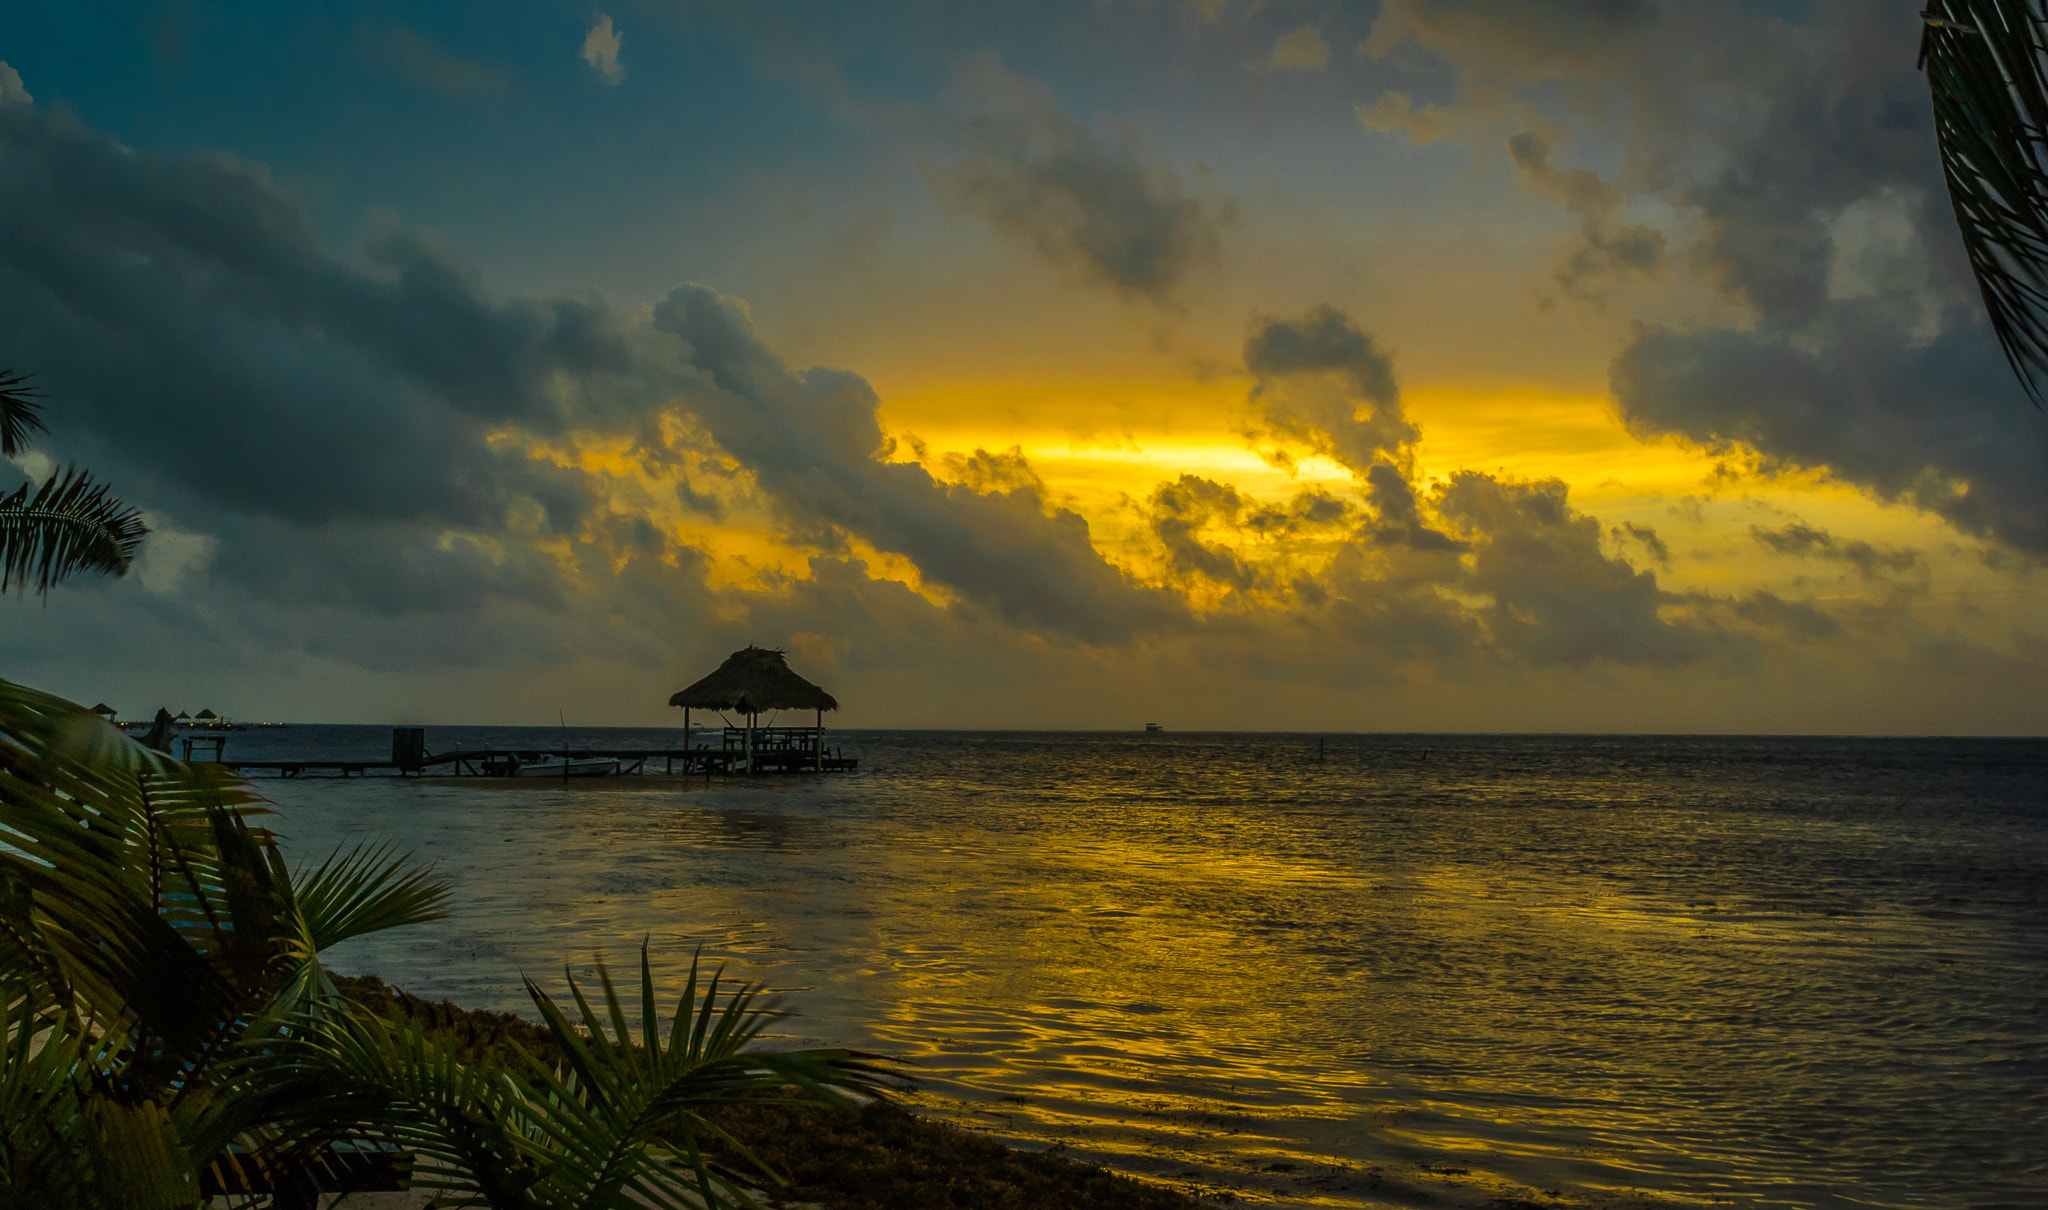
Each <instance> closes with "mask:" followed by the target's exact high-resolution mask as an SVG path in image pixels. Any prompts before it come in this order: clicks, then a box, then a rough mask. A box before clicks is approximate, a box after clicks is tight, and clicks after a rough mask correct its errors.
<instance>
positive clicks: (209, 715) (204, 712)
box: [192, 710, 220, 719]
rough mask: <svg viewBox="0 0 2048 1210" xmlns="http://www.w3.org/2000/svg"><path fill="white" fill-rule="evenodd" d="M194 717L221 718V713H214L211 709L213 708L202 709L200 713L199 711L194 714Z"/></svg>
mask: <svg viewBox="0 0 2048 1210" xmlns="http://www.w3.org/2000/svg"><path fill="white" fill-rule="evenodd" d="M192 717H193V718H212V719H217V718H219V717H220V715H218V714H215V713H214V712H213V711H211V710H201V711H200V712H199V713H197V714H195V715H193V716H192Z"/></svg>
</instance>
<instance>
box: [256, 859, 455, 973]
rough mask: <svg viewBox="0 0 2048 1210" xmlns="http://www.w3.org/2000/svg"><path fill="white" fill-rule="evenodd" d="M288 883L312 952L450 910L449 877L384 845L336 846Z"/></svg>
mask: <svg viewBox="0 0 2048 1210" xmlns="http://www.w3.org/2000/svg"><path fill="white" fill-rule="evenodd" d="M292 886H293V895H294V896H295V898H296V900H297V903H298V911H299V920H300V928H301V930H302V934H303V937H304V941H305V944H306V945H307V946H308V947H309V948H310V949H311V950H313V951H314V952H318V951H320V950H324V949H326V948H328V947H329V946H334V945H339V944H341V943H342V942H344V941H346V940H348V939H349V938H351V937H359V936H361V935H363V934H364V933H374V932H378V931H381V930H383V929H391V928H400V927H402V926H404V925H408V924H422V923H424V922H426V921H429V920H439V919H441V918H442V917H443V916H446V915H447V914H448V911H447V902H448V883H447V881H446V880H444V879H442V878H440V877H438V876H437V875H435V874H434V872H433V871H432V870H431V869H428V868H426V867H423V866H416V865H413V864H412V859H411V858H410V857H409V856H407V855H404V854H396V853H393V852H392V851H391V850H389V849H385V848H358V849H351V850H349V851H348V852H345V853H344V852H341V851H338V850H337V851H336V852H335V853H334V854H333V855H331V856H329V857H328V859H327V860H326V861H323V862H321V863H320V864H319V865H318V866H316V867H314V868H313V869H312V870H302V871H300V872H299V873H298V875H297V876H295V877H294V878H293V879H292Z"/></svg>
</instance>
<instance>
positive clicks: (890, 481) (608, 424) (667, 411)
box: [0, 107, 1180, 642]
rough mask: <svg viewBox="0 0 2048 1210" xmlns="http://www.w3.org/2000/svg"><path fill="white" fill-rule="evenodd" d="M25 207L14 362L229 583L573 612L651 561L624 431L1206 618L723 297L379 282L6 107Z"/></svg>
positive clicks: (1069, 584) (1002, 595)
mask: <svg viewBox="0 0 2048 1210" xmlns="http://www.w3.org/2000/svg"><path fill="white" fill-rule="evenodd" d="M0 206H4V207H5V209H6V211H7V213H8V214H9V215H10V217H11V221H10V222H9V223H8V224H7V225H6V227H5V229H4V230H0V331H7V332H16V333H20V332H29V331H33V332H35V333H37V341H36V344H35V346H34V348H33V349H29V348H25V347H24V348H14V349H7V348H4V347H0V355H4V356H5V357H6V358H7V359H8V363H10V364H12V363H16V362H19V363H22V364H34V365H35V366H37V367H38V368H39V369H41V370H42V371H43V372H44V374H45V377H46V381H48V383H49V384H50V389H51V392H52V395H53V397H61V398H62V399H63V400H64V406H63V407H62V408H61V409H53V415H52V420H53V422H54V425H55V426H56V427H57V428H58V435H59V436H61V437H63V438H64V439H66V440H68V441H70V442H72V443H73V446H72V448H75V449H77V450H79V451H80V452H81V453H83V454H85V455H87V457H88V458H89V460H90V461H91V462H92V464H93V465H95V467H96V468H99V469H100V470H101V471H102V472H103V474H106V475H109V476H113V475H115V474H116V473H118V475H119V478H120V482H121V483H122V485H123V488H124V491H126V490H127V489H128V488H129V487H130V486H131V485H132V486H133V487H134V488H135V489H136V490H137V494H138V495H139V496H140V497H142V498H143V499H145V500H146V501H147V502H150V503H151V504H152V506H153V507H158V508H161V509H163V510H166V511H167V512H168V513H169V514H170V515H171V516H173V517H174V518H176V519H177V521H178V523H179V526H180V528H181V529H183V530H185V531H187V532H203V533H206V534H210V535H212V536H214V537H217V538H218V539H219V545H218V547H217V549H216V553H215V556H214V559H213V561H212V565H211V574H212V575H213V576H214V577H215V578H216V579H224V580H229V581H236V582H239V583H242V584H243V585H244V587H245V588H246V590H247V591H250V592H253V593H256V594H258V595H260V596H262V597H263V598H264V599H268V600H276V601H279V602H280V603H281V602H282V601H283V600H285V599H287V598H291V599H299V600H305V601H321V602H325V603H328V604H348V605H351V606H353V607H355V608H359V609H361V610H364V611H366V612H368V613H372V614H378V615H392V614H404V613H408V612H419V611H433V610H435V609H471V608H475V607H477V606H478V604H479V602H481V601H483V600H485V599H497V598H503V599H510V600H518V601H523V602H527V603H530V604H532V605H534V606H536V607H539V608H550V607H553V606H554V605H556V604H558V603H559V602H561V601H564V600H567V599H569V598H570V597H572V596H574V595H575V592H576V591H577V590H576V589H575V588H574V586H573V584H572V583H570V582H568V581H574V580H576V579H577V578H579V577H581V576H582V575H583V574H584V572H583V571H581V570H579V566H578V563H577V560H578V559H580V558H581V557H582V555H577V556H576V557H575V558H569V557H568V556H566V555H563V554H561V553H559V552H561V551H562V550H564V549H567V550H569V551H571V552H574V551H582V552H584V553H585V554H588V553H590V552H592V551H596V550H610V551H613V552H614V555H615V556H616V557H623V555H620V554H619V553H618V552H619V550H620V549H621V546H622V544H628V545H629V544H630V543H631V542H632V541H637V540H638V538H636V537H635V536H634V535H635V534H636V533H642V531H635V530H632V529H631V527H629V528H628V530H625V531H621V530H618V529H616V527H615V525H614V520H615V517H616V515H617V510H618V509H621V508H624V509H628V510H636V509H643V508H656V507H658V506H660V505H659V502H658V501H656V500H655V498H654V497H652V496H648V495H646V493H644V492H642V491H641V490H640V489H639V488H638V487H636V486H635V484H636V483H637V482H638V479H637V478H635V479H633V480H630V481H626V482H622V481H621V480H620V478H619V476H618V475H617V474H615V473H612V472H601V471H597V470H593V469H590V468H588V467H587V466H585V465H583V464H582V462H581V460H580V459H578V458H577V457H575V456H574V454H573V450H574V449H575V448H576V447H577V445H578V443H583V444H586V445H587V444H589V443H592V442H597V443H600V444H603V443H609V448H614V449H617V450H619V451H622V452H623V453H624V455H625V456H626V457H627V458H628V459H629V460H630V464H631V465H632V466H633V467H634V468H636V469H635V471H634V475H635V476H639V475H647V476H655V477H657V478H659V477H663V476H666V477H670V481H671V482H672V483H673V488H672V489H668V490H666V492H665V496H664V498H665V499H666V500H668V501H671V502H680V501H681V500H682V499H683V498H684V496H685V495H687V494H692V493H696V492H697V491H698V490H699V489H700V488H703V487H705V486H706V484H705V481H704V480H703V479H702V478H701V473H702V472H703V471H704V469H705V468H706V467H707V466H711V467H715V466H716V465H717V460H719V459H724V460H730V462H731V463H732V464H733V466H734V470H733V471H730V472H726V473H727V474H728V475H733V474H743V475H744V476H745V479H746V482H747V483H748V484H751V485H752V487H751V488H748V489H746V490H752V491H755V492H758V493H759V494H760V495H761V497H762V499H763V502H764V504H765V506H766V507H768V508H770V509H772V510H773V511H774V512H775V513H776V515H778V516H779V517H781V518H782V520H783V523H784V524H785V525H786V526H787V527H788V529H789V532H790V535H791V536H792V538H793V540H797V541H800V542H809V543H813V544H816V545H819V546H822V547H824V548H825V549H827V550H833V549H837V548H839V547H842V546H843V545H844V544H845V543H846V542H847V541H848V539H849V538H858V539H860V540H863V541H866V542H869V543H872V544H873V545H874V546H876V547H879V548H881V549H883V550H887V551H892V552H898V553H901V554H903V555H904V556H906V557H907V558H909V559H911V560H912V561H914V562H915V563H916V564H918V565H919V567H920V568H921V570H922V571H923V573H924V575H925V576H926V577H927V578H928V579H929V580H930V581H931V582H933V583H936V584H942V585H946V586H948V587H950V588H952V589H954V590H956V591H957V592H958V593H959V594H960V596H961V597H962V598H963V599H964V600H965V601H966V602H968V603H970V604H972V605H973V606H975V607H977V608H986V609H989V610H992V611H994V613H995V614H996V615H997V616H999V617H1001V618H1003V619H1005V620H1006V621H1008V622H1009V623H1010V624H1013V625H1017V626H1024V627H1032V628H1038V629H1042V630H1044V631H1046V632H1048V633H1055V634H1060V635H1064V636H1070V637H1075V638H1081V639H1084V640H1087V641H1093V642H1113V641H1121V640H1123V639H1126V638H1128V637H1129V636H1130V635H1132V634H1133V633H1135V632H1137V631H1139V630H1141V629H1144V628H1147V627H1153V626H1159V625H1171V624H1173V622H1174V619H1175V618H1176V617H1177V616H1179V612H1180V611H1179V609H1178V606H1177V605H1176V603H1175V601H1174V599H1173V598H1171V597H1170V596H1168V595H1167V594H1164V593H1161V592H1159V591H1157V590H1154V589H1148V588H1145V587H1144V586H1142V585H1139V584H1136V583H1135V582H1133V581H1132V580H1130V579H1129V578H1128V577H1127V576H1125V575H1124V574H1123V573H1122V572H1120V571H1118V570H1117V569H1116V568H1115V567H1113V566H1112V565H1110V564H1109V563H1107V562H1106V561H1105V560H1103V558H1102V557H1101V556H1100V555H1099V554H1098V553H1097V552H1096V551H1095V549H1094V547H1093V545H1092V544H1091V542H1090V539H1089V533H1088V526H1087V523H1086V522H1085V521H1083V520H1082V519H1081V518H1080V517H1079V516H1078V515H1077V514H1075V513H1074V512H1072V511H1071V510H1068V509H1065V508H1062V507H1059V506H1058V505H1057V504H1055V503H1054V502H1052V501H1050V500H1048V499H1047V498H1046V497H1045V495H1044V493H1043V490H1042V488H1041V487H1038V486H1036V485H1035V484H1034V483H1032V482H1028V481H1023V480H1018V479H1014V478H1013V479H1011V480H1007V481H1004V482H1002V483H1000V484H998V483H994V482H990V483H986V484H984V485H983V486H986V487H987V488H988V490H986V491H983V490H977V489H976V487H974V486H971V485H966V484H942V483H939V482H938V481H936V480H934V479H933V478H932V477H931V476H930V475H929V473H927V472H926V471H925V470H924V469H923V468H922V467H919V466H916V465H911V464H898V463H888V462H885V461H883V459H884V458H886V457H887V455H888V452H889V443H888V441H887V440H886V438H885V437H884V436H883V434H882V432H881V430H880V427H879V425H878V423H877V421H876V418H875V413H876V407H877V403H878V401H877V399H876V397H875V394H874V392H873V390H872V389H871V388H870V387H869V386H868V384H867V383H866V382H865V381H864V380H862V379H861V378H860V377H858V376H857V375H854V374H850V373H847V372H845V371H842V370H834V369H829V368H823V367H813V368H811V369H808V370H796V369H792V368H790V367H788V366H785V365H784V364H783V363H782V362H781V361H780V359H778V358H777V357H775V356H774V354H772V353H771V352H770V351H769V350H768V349H766V348H765V347H764V346H763V345H762V344H761V343H760V341H759V339H758V337H757V336H756V335H755V334H754V332H753V329H752V326H751V324H750V323H749V322H748V321H747V320H746V318H745V316H744V315H743V314H742V312H741V310H740V308H739V307H738V305H737V304H735V303H733V302H732V301H731V300H728V299H725V298H723V297H721V296H719V295H717V294H716V293H715V292H712V291H710V290H707V289H704V288H702V287H682V288H678V289H677V290H675V291H674V292H672V293H671V294H670V295H669V296H668V297H667V298H666V299H664V300H663V301H662V302H661V303H660V304H659V305H658V306H656V307H655V308H653V310H652V312H651V314H648V315H641V314H638V313H636V312H634V311H631V310H624V309H620V308H617V307H614V306H612V305H610V304H608V303H606V302H604V301H603V300H602V299H597V298H593V297H585V298H581V299H576V300H568V299H514V300H506V301H495V300H492V299H490V298H488V297H487V296H486V295H484V294H483V292H482V291H481V289H480V288H479V287H478V285H477V283H476V282H475V281H474V279H473V277H472V276H471V275H470V274H469V273H468V272H467V271H466V270H464V269H463V268H462V267H461V266H460V265H458V264H456V263H454V262H453V261H452V260H451V259H450V258H448V257H447V256H446V255H445V254H442V253H439V252H437V251H436V250H435V249H433V248H432V247H431V246H429V245H427V244H425V243H423V242H421V241H419V240H417V239H413V238H410V237H405V236H387V237H384V238H382V239H380V240H378V241H376V242H375V243H373V245H372V246H371V247H370V248H369V249H368V254H367V258H366V261H367V263H366V265H365V266H364V267H363V268H352V267H350V266H348V265H345V264H343V263H342V262H340V261H337V260H335V259H334V258H332V257H330V256H329V255H328V254H326V253H325V252H324V251H323V250H322V249H321V248H320V247H319V245H318V242H317V241H316V239H315V238H314V236H313V234H312V231H311V228H310V225H309V223H308V222H307V219H306V216H305V214H304V213H303V211H302V210H301V209H300V208H299V207H298V206H297V205H296V204H295V203H293V202H291V201H290V200H289V199H287V198H285V197H284V196H283V195H281V194H279V193H278V192H277V191H275V190H274V189H273V188H271V187H270V186H269V185H268V184H267V182H266V181H265V180H264V178H263V177H262V175H261V174H260V173H257V172H254V171H252V170H249V169H247V168H244V167H241V166H238V165H235V164H233V163H229V162H223V161H215V160H197V159H187V158H179V157H162V156H152V155H148V154H141V153H133V152H129V151H126V150H124V149H123V148H121V147H119V146H118V145H117V144H115V143H113V142H112V141H111V140H108V139H105V138H103V137H101V136H98V135H96V134H93V133H91V132H89V131H86V130H84V129H83V128H81V127H79V126H77V125H76V124H75V123H74V122H72V121H70V120H69V119H66V118H62V117H50V116H45V115H42V114H39V113H37V112H35V111H34V110H31V109H27V108H25V107H24V108H17V109H14V110H10V111H4V112H0ZM31 353H32V354H33V356H32V357H31V356H30V354H31ZM550 448H558V449H562V450H565V451H568V452H565V453H563V454H561V455H560V456H552V455H550V456H537V454H536V451H543V452H544V451H545V450H547V449H550ZM707 451H708V452H713V453H715V454H716V459H711V460H709V461H707V460H706V459H705V458H704V457H703V455H704V454H705V453H706V452H707ZM1019 461H1021V459H1019ZM691 467H695V468H697V470H698V472H699V476H700V477H698V478H696V479H692V478H691V474H690V468H691ZM735 482H737V481H736V480H735ZM736 490H737V489H736ZM622 493H623V494H622ZM673 506H674V505H673V504H671V505H668V506H667V507H673ZM371 535H374V537H372V536H371ZM565 543H566V544H567V545H566V547H564V545H563V544H565ZM549 549H553V550H555V551H556V552H557V553H556V554H549V553H548V550H549ZM670 554H671V557H682V556H681V554H680V553H679V552H676V551H673V550H671V551H670ZM565 578H566V579H565Z"/></svg>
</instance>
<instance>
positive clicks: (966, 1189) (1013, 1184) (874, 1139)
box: [334, 975, 1202, 1210]
mask: <svg viewBox="0 0 2048 1210" xmlns="http://www.w3.org/2000/svg"><path fill="white" fill-rule="evenodd" d="M334 982H335V985H336V986H337V987H338V988H339V989H340V990H341V992H342V994H343V995H345V996H347V997H348V998H349V999H350V1000H353V1001H354V1002H355V1003H357V1004H358V1005H361V1006H362V1007H364V1008H366V1009H368V1010H370V1011H371V1012H373V1013H376V1014H378V1015H380V1016H384V1017H389V1018H392V1019H394V1020H409V1021H412V1022H415V1023H417V1024H420V1025H423V1026H425V1027H426V1028H427V1029H429V1030H430V1031H432V1032H433V1033H435V1034H437V1035H439V1036H441V1037H442V1038H443V1039H444V1040H446V1041H448V1042H450V1043H452V1044H453V1045H455V1046H456V1047H457V1048H458V1049H462V1050H469V1051H472V1052H473V1053H483V1052H486V1051H490V1050H495V1049H498V1048H501V1047H503V1046H505V1045H507V1044H512V1045H517V1046H520V1047H523V1048H525V1049H526V1050H528V1051H529V1052H531V1053H533V1054H534V1055H536V1056H538V1057H539V1058H541V1059H542V1060H544V1061H551V1062H559V1061H560V1060H561V1058H562V1056H561V1055H560V1053H559V1051H558V1050H557V1049H556V1047H555V1045H554V1042H553V1040H552V1039H551V1038H549V1036H548V1034H547V1031H546V1030H544V1029H542V1028H541V1027H540V1026H538V1025H535V1024H533V1023H532V1022H530V1021H527V1020H525V1019H523V1018H521V1017H518V1016H516V1015H514V1014H512V1013H497V1012H489V1011H486V1010H482V1009H467V1008H462V1007H460V1006H458V1005H455V1004H451V1003H449V1002H448V1001H446V1000H443V1001H439V1002H433V1001H429V1000H425V999H422V998H420V997H418V996H415V995H412V994H411V993H409V992H406V991H403V990H401V989H399V988H394V987H392V986H390V985H389V984H387V983H385V982H384V981H383V980H381V979H378V978H376V977H375V976H359V977H350V976H342V975H336V976H334ZM706 1116H707V1117H710V1118H711V1119H712V1120H713V1121H715V1122H716V1123H717V1124H718V1125H719V1126H720V1127H721V1128H722V1129H724V1130H726V1131H728V1132H730V1133H731V1134H732V1135H733V1137H734V1138H737V1139H738V1140H740V1142H742V1143H743V1144H745V1145H746V1146H747V1147H748V1148H749V1149H751V1150H752V1151H753V1153H754V1154H755V1155H756V1156H758V1157H759V1158H760V1159H761V1160H762V1161H763V1162H765V1163H766V1164H768V1166H769V1167H771V1168H773V1169H774V1170H775V1171H776V1172H778V1173H780V1174H781V1175H782V1176H783V1177H784V1178H785V1179H786V1180H787V1181H788V1183H787V1184H785V1185H782V1186H779V1187H777V1188H775V1189H772V1190H770V1191H769V1195H768V1200H769V1202H770V1204H772V1205H783V1206H792V1207H793V1206H821V1207H825V1208H826V1210H983V1208H987V1210H1199V1208H1200V1207H1201V1206H1202V1203H1200V1202H1197V1201H1195V1200H1194V1199H1192V1198H1190V1197H1187V1196H1185V1195H1183V1194H1181V1193H1178V1192H1175V1191H1174V1190H1171V1189H1166V1188H1162V1187H1160V1186H1158V1185H1151V1184H1147V1183H1145V1182H1143V1181H1139V1180H1136V1179H1133V1178H1131V1177H1127V1176H1121V1175H1118V1174H1116V1173H1112V1172H1109V1171H1107V1170H1106V1169H1103V1168H1099V1167H1096V1166H1094V1165H1091V1164H1084V1163H1081V1162H1079V1161H1076V1160H1071V1159H1066V1158H1063V1157H1061V1156H1057V1155H1052V1154H1049V1153H1046V1152H1033V1151H1019V1150H1016V1149H1015V1148H1011V1147H1005V1146H1003V1145H1002V1144H1000V1143H998V1142H995V1141H994V1140H992V1139H986V1138H980V1137H977V1136H975V1135H973V1134H970V1133H968V1132H966V1131H962V1130H959V1129H956V1128H954V1127H952V1126H947V1125H944V1124H941V1123H938V1122H932V1121H927V1120H926V1119H924V1118H920V1117H917V1116H916V1115H914V1114H912V1113H909V1112H908V1111H906V1110H904V1109H903V1108H901V1107H900V1106H896V1105H892V1104H889V1103H887V1102H876V1103H874V1104H870V1105H868V1106H867V1107H866V1108H864V1109H863V1110H862V1111H861V1113H860V1115H859V1116H858V1117H848V1116H845V1115H842V1114H838V1113H834V1112H832V1111H831V1110H829V1109H810V1108H796V1107H791V1106H786V1105H734V1106H724V1107H720V1108H718V1109H716V1110H713V1111H711V1112H709V1113H707V1115H706Z"/></svg>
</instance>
